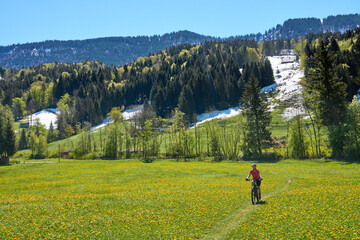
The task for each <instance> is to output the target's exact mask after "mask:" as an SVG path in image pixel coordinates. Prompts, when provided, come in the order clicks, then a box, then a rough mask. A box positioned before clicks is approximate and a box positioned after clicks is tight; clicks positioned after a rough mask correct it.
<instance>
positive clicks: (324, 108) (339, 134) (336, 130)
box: [305, 41, 347, 157]
mask: <svg viewBox="0 0 360 240" xmlns="http://www.w3.org/2000/svg"><path fill="white" fill-rule="evenodd" d="M334 60H335V55H334V54H333V53H331V52H329V51H328V49H327V47H326V43H325V41H321V42H320V45H319V47H318V48H317V49H316V53H315V61H314V63H313V68H312V69H310V72H309V75H308V77H307V79H306V86H305V87H306V90H307V91H308V92H312V94H313V95H314V96H316V100H315V101H316V107H317V108H318V109H319V112H320V117H321V121H322V123H323V124H324V125H325V126H326V127H327V128H328V129H329V142H330V146H331V148H332V150H333V156H334V157H341V156H342V154H343V151H344V146H345V142H344V140H345V138H344V133H345V131H344V129H343V124H344V117H345V113H346V105H347V101H346V84H345V83H344V82H342V81H341V79H339V78H338V76H337V74H336V70H337V68H338V67H337V66H335V63H334Z"/></svg>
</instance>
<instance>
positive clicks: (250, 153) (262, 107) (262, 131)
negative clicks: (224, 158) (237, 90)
mask: <svg viewBox="0 0 360 240" xmlns="http://www.w3.org/2000/svg"><path fill="white" fill-rule="evenodd" d="M241 102H242V106H243V108H244V115H245V117H246V137H245V142H244V155H245V156H246V157H261V156H262V149H263V148H264V146H265V145H266V143H267V142H268V141H270V135H271V133H270V131H269V129H268V127H269V124H270V122H271V115H270V112H269V110H268V103H267V102H266V101H265V94H264V93H261V89H260V87H259V82H258V80H257V79H256V78H255V77H254V76H253V75H251V76H250V79H249V82H248V83H246V85H245V90H244V94H243V97H242V99H241Z"/></svg>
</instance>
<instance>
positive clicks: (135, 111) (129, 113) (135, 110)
mask: <svg viewBox="0 0 360 240" xmlns="http://www.w3.org/2000/svg"><path fill="white" fill-rule="evenodd" d="M143 108H144V105H139V106H137V107H136V108H133V109H128V110H125V111H123V112H122V114H123V117H124V120H129V119H131V118H132V117H134V116H135V115H136V114H138V113H140V112H141V111H142V110H143ZM112 122H113V121H112V120H111V118H109V117H107V118H105V119H104V121H103V122H102V123H100V124H99V125H97V126H94V127H92V128H90V130H96V129H99V128H102V127H105V126H106V125H108V124H109V123H112Z"/></svg>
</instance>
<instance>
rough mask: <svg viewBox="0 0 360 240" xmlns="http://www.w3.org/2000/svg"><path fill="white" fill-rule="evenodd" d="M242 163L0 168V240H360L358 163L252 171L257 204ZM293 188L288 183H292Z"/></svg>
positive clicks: (264, 166) (292, 164)
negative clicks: (210, 239) (238, 215)
mask: <svg viewBox="0 0 360 240" xmlns="http://www.w3.org/2000/svg"><path fill="white" fill-rule="evenodd" d="M250 166H251V164H250V163H248V162H221V163H214V162H186V163H184V162H176V161H170V160H167V161H156V162H154V163H151V164H144V163H142V162H139V161H136V160H129V161H62V162H61V163H41V162H40V163H25V164H24V163H21V164H17V165H11V166H5V167H0V192H1V195H0V223H1V224H0V238H1V239H37V238H41V239H77V238H79V239H190V238H203V237H206V236H208V235H211V234H212V232H213V231H215V230H216V228H217V227H218V226H219V223H222V225H226V224H231V222H230V221H231V220H230V218H229V216H232V215H234V213H235V212H237V211H238V210H239V209H247V210H248V211H247V212H246V216H244V221H242V222H240V223H238V224H237V225H235V227H234V228H233V229H230V230H231V231H228V232H224V233H223V235H222V236H221V237H222V238H234V239H246V238H247V239H254V238H257V239H275V238H281V237H282V238H284V239H289V238H293V239H296V238H304V239H305V238H309V239H310V238H314V239H317V238H325V239H332V238H334V239H336V238H340V239H344V238H345V239H356V238H357V237H359V235H358V234H359V230H358V229H360V225H359V211H360V210H359V208H360V204H359V193H360V185H359V180H360V179H359V178H360V167H359V166H358V164H343V163H314V162H301V161H282V162H278V163H259V169H260V171H261V173H262V175H263V178H264V181H263V184H262V191H263V198H264V201H263V204H260V205H256V206H253V205H251V203H250V183H249V182H246V181H245V180H244V178H245V177H246V176H247V174H248V171H249V170H250ZM289 180H291V183H289Z"/></svg>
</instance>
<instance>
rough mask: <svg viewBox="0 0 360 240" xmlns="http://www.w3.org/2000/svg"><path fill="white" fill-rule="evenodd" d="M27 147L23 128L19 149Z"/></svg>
mask: <svg viewBox="0 0 360 240" xmlns="http://www.w3.org/2000/svg"><path fill="white" fill-rule="evenodd" d="M27 147H28V139H27V137H26V133H25V129H22V130H21V135H20V140H19V150H23V149H26V148H27Z"/></svg>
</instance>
